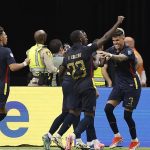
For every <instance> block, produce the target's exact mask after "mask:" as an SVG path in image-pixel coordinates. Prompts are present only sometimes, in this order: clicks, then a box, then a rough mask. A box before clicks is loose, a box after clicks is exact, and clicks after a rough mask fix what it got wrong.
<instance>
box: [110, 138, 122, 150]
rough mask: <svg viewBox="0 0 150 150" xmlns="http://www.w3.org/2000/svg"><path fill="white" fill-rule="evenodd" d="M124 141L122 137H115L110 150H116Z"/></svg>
mask: <svg viewBox="0 0 150 150" xmlns="http://www.w3.org/2000/svg"><path fill="white" fill-rule="evenodd" d="M122 141H123V138H122V137H121V136H118V137H114V138H113V140H112V144H111V145H110V146H109V148H115V147H117V146H118V144H120V143H121V142H122Z"/></svg>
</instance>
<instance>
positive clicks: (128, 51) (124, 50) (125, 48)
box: [122, 46, 134, 55]
mask: <svg viewBox="0 0 150 150" xmlns="http://www.w3.org/2000/svg"><path fill="white" fill-rule="evenodd" d="M122 52H123V53H126V54H127V55H133V54H134V51H133V49H131V48H129V47H127V46H125V47H124V49H123V51H122Z"/></svg>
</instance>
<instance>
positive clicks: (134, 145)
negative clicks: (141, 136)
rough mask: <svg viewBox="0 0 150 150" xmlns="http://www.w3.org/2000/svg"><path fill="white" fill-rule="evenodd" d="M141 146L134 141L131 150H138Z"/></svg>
mask: <svg viewBox="0 0 150 150" xmlns="http://www.w3.org/2000/svg"><path fill="white" fill-rule="evenodd" d="M139 145H140V142H137V141H132V142H131V143H130V146H129V150H136V149H137V148H138V147H139Z"/></svg>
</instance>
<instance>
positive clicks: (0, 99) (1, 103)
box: [0, 92, 9, 108]
mask: <svg viewBox="0 0 150 150" xmlns="http://www.w3.org/2000/svg"><path fill="white" fill-rule="evenodd" d="M8 96H9V92H7V93H6V95H4V94H0V108H4V107H5V105H6V102H7V99H8Z"/></svg>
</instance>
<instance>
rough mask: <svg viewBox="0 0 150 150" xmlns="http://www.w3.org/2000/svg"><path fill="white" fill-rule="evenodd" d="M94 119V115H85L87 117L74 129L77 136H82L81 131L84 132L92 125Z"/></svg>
mask: <svg viewBox="0 0 150 150" xmlns="http://www.w3.org/2000/svg"><path fill="white" fill-rule="evenodd" d="M93 119H94V118H93V117H91V116H87V115H85V117H84V118H83V119H82V120H81V121H80V122H79V124H78V126H77V128H76V129H75V131H74V133H75V135H76V138H80V137H81V133H82V132H84V131H85V130H86V129H87V128H88V127H89V126H90V125H91V122H93Z"/></svg>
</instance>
